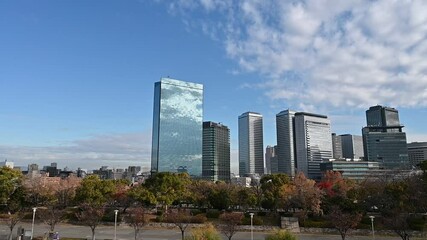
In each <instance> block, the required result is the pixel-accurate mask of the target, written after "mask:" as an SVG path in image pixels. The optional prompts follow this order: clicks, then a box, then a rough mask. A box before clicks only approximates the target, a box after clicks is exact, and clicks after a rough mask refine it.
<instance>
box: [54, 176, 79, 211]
mask: <svg viewBox="0 0 427 240" xmlns="http://www.w3.org/2000/svg"><path fill="white" fill-rule="evenodd" d="M80 182H81V178H78V177H74V176H69V177H67V178H63V179H61V180H60V181H59V185H58V187H57V189H56V191H55V195H56V199H57V201H58V202H57V206H58V207H59V208H66V207H69V206H71V205H72V200H73V199H74V197H75V195H76V189H77V188H78V187H79V186H80Z"/></svg>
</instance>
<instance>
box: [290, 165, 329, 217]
mask: <svg viewBox="0 0 427 240" xmlns="http://www.w3.org/2000/svg"><path fill="white" fill-rule="evenodd" d="M293 183H294V186H295V188H294V191H293V193H292V201H293V203H294V204H295V205H296V207H299V208H300V209H301V213H302V220H303V221H305V219H306V218H307V214H308V212H310V211H311V212H313V213H315V214H319V213H320V212H321V208H320V204H321V203H322V195H323V193H322V190H320V189H319V188H318V187H317V186H316V182H315V181H314V180H311V179H307V178H306V177H305V175H304V173H302V172H299V173H298V174H297V175H296V176H295V178H294V181H293Z"/></svg>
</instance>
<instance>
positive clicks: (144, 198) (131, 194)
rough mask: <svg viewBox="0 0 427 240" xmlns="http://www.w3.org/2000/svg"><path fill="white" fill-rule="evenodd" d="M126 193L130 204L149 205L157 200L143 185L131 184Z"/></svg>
mask: <svg viewBox="0 0 427 240" xmlns="http://www.w3.org/2000/svg"><path fill="white" fill-rule="evenodd" d="M126 194H127V196H128V198H129V199H130V201H131V203H132V204H136V205H141V206H150V205H153V204H156V202H157V201H156V197H155V196H154V195H153V193H152V192H151V191H149V190H148V189H147V188H146V187H144V185H136V186H133V187H132V188H131V189H130V190H129V191H127V193H126Z"/></svg>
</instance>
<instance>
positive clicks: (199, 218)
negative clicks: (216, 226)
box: [191, 213, 208, 223]
mask: <svg viewBox="0 0 427 240" xmlns="http://www.w3.org/2000/svg"><path fill="white" fill-rule="evenodd" d="M207 220H208V218H207V217H205V215H204V214H203V213H202V214H197V215H196V216H193V217H192V218H191V222H192V223H205V222H206V221H207Z"/></svg>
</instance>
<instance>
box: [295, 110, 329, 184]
mask: <svg viewBox="0 0 427 240" xmlns="http://www.w3.org/2000/svg"><path fill="white" fill-rule="evenodd" d="M295 139H296V159H297V161H296V162H297V166H296V167H297V169H298V171H301V172H303V173H304V174H305V175H306V176H308V177H309V178H311V179H320V178H321V171H320V163H321V162H322V161H323V160H329V159H331V158H332V138H331V122H330V120H329V119H328V117H327V116H324V115H318V114H312V113H305V112H298V113H295Z"/></svg>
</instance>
